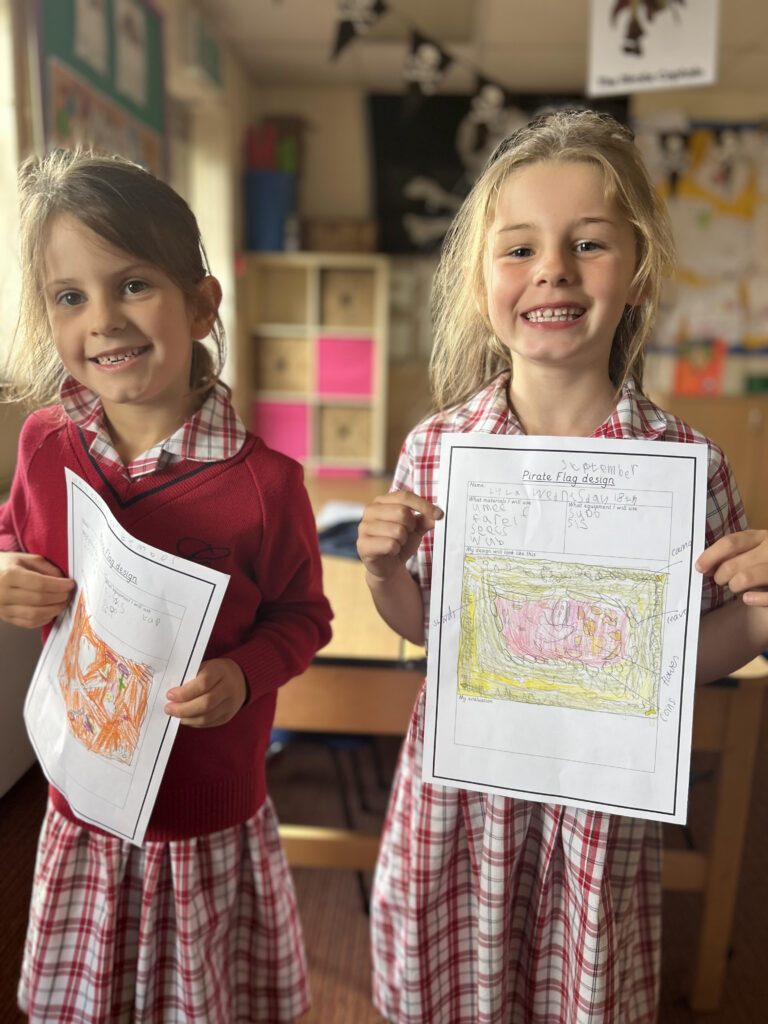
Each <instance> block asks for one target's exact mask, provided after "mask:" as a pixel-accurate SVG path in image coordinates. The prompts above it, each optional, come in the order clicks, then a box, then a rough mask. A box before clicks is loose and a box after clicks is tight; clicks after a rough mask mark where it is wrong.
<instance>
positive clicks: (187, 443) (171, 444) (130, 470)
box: [59, 377, 246, 480]
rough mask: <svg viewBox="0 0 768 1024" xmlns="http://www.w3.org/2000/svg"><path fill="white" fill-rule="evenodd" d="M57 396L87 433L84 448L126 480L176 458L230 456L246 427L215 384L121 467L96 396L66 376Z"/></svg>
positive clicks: (214, 459)
mask: <svg viewBox="0 0 768 1024" xmlns="http://www.w3.org/2000/svg"><path fill="white" fill-rule="evenodd" d="M59 397H60V399H61V405H62V407H63V409H64V412H65V413H66V414H67V416H69V418H70V419H71V420H72V422H73V423H74V424H75V426H77V427H80V429H81V430H83V431H84V432H85V433H87V434H88V435H89V436H92V438H93V439H92V441H91V443H90V445H89V448H88V450H89V451H90V453H91V455H93V456H94V457H95V458H97V459H105V460H106V461H107V462H112V463H114V464H115V465H117V466H118V467H119V468H120V469H121V471H122V472H123V473H124V475H125V476H126V477H128V478H129V479H131V480H136V479H138V478H139V477H142V476H146V475H147V474H148V473H155V472H156V471H157V470H159V469H163V468H165V466H167V465H169V464H170V463H172V462H174V461H176V460H178V459H192V461H193V462H218V461H219V460H220V459H230V458H232V456H233V455H235V454H236V453H237V452H239V451H240V449H241V448H242V446H243V442H244V441H245V433H246V431H245V427H244V426H243V424H242V422H241V420H240V418H239V417H238V415H237V413H236V412H235V410H234V409H233V407H232V404H231V403H230V401H229V395H228V392H227V389H226V387H225V386H224V385H223V384H222V383H221V382H219V383H217V384H216V385H215V387H214V388H213V390H212V391H211V393H210V394H209V395H208V397H207V398H206V399H205V401H204V402H203V404H202V405H201V406H200V408H199V409H198V410H197V412H196V413H195V414H194V415H193V416H191V417H190V418H189V419H188V420H187V422H186V423H184V424H183V425H182V426H180V427H179V429H178V430H176V431H175V432H174V433H173V434H171V435H170V437H166V438H164V439H163V440H162V441H158V442H157V444H155V445H153V446H152V447H151V448H150V449H149V450H148V451H146V452H144V453H143V454H141V455H139V456H138V457H137V458H135V459H134V460H133V461H132V462H131V463H129V465H128V466H123V462H122V459H121V458H120V456H119V455H118V454H117V452H116V451H115V448H114V445H113V444H112V439H111V438H110V436H109V430H108V429H107V422H106V417H105V415H104V409H103V408H102V404H101V399H100V398H99V396H98V395H97V394H96V393H95V392H94V391H91V389H90V388H87V387H85V385H84V384H80V382H79V381H76V380H75V379H74V377H67V378H66V380H65V381H64V383H63V384H62V386H61V390H60V392H59Z"/></svg>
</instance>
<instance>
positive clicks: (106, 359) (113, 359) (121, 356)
mask: <svg viewBox="0 0 768 1024" xmlns="http://www.w3.org/2000/svg"><path fill="white" fill-rule="evenodd" d="M143 351H144V349H143V348H132V349H131V350H130V352H118V353H115V354H114V355H107V356H96V357H95V359H94V362H96V363H98V364H99V366H112V365H113V364H114V363H124V362H125V361H126V360H127V359H133V358H134V357H135V356H138V355H140V354H141V353H142V352H143Z"/></svg>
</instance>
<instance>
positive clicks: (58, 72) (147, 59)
mask: <svg viewBox="0 0 768 1024" xmlns="http://www.w3.org/2000/svg"><path fill="white" fill-rule="evenodd" d="M36 18H37V23H36V28H37V41H38V50H39V64H40V76H41V97H42V114H43V118H42V119H43V131H44V145H45V147H46V148H47V149H51V148H54V147H57V146H58V147H64V148H70V147H73V146H77V145H85V146H93V147H94V148H96V149H99V150H103V151H104V152H108V153H117V154H119V155H120V156H124V157H127V158H128V159H129V160H134V161H135V162H136V163H139V164H141V165H142V166H144V167H146V168H147V169H148V170H150V171H152V173H153V174H156V175H158V176H160V177H163V176H164V175H165V173H166V148H165V88H164V73H163V35H162V27H163V26H162V19H161V17H160V15H159V14H158V13H157V12H156V11H155V10H154V8H153V7H152V6H151V5H150V4H149V3H148V2H146V0H38V2H37V5H36Z"/></svg>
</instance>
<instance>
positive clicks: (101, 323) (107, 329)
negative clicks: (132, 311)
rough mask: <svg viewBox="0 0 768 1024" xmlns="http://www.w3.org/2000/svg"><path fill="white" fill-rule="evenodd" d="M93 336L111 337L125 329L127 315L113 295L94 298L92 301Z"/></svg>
mask: <svg viewBox="0 0 768 1024" xmlns="http://www.w3.org/2000/svg"><path fill="white" fill-rule="evenodd" d="M90 306H91V309H90V313H91V334H102V335H105V336H109V335H112V334H117V333H118V332H119V331H121V330H122V329H123V328H124V327H125V315H124V313H123V312H122V309H121V307H120V303H119V302H118V301H117V299H116V298H114V297H113V296H111V295H100V296H93V297H91V299H90Z"/></svg>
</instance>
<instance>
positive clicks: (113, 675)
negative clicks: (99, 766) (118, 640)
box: [59, 593, 152, 764]
mask: <svg viewBox="0 0 768 1024" xmlns="http://www.w3.org/2000/svg"><path fill="white" fill-rule="evenodd" d="M151 685H152V670H151V668H150V667H149V666H148V665H144V664H142V663H141V662H136V661H131V660H129V659H128V658H124V657H122V656H120V655H117V654H116V653H115V652H114V651H113V650H112V649H111V648H110V647H109V645H108V644H107V643H105V641H104V640H102V639H101V637H100V636H98V635H97V634H96V633H95V632H94V631H93V629H92V627H91V617H90V615H89V614H88V611H87V609H86V606H85V599H84V594H82V593H81V594H80V600H79V602H78V605H77V610H76V612H75V621H74V623H73V625H72V630H71V632H70V634H69V639H68V640H67V646H66V649H65V651H64V655H63V657H62V659H61V664H60V665H59V686H60V687H61V692H62V695H63V697H64V701H65V704H66V707H67V721H68V722H69V727H70V729H71V730H72V732H73V733H74V734H75V736H76V737H77V739H78V740H80V742H81V743H82V744H83V745H84V746H85V747H87V748H88V750H91V751H93V752H94V753H95V754H101V755H102V756H103V757H108V758H110V759H111V760H114V761H120V762H121V763H122V764H130V763H131V762H132V760H133V756H134V754H135V753H136V746H137V744H138V741H139V732H140V730H141V725H142V722H143V721H144V718H145V715H146V712H147V701H148V699H149V690H150V687H151Z"/></svg>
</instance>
